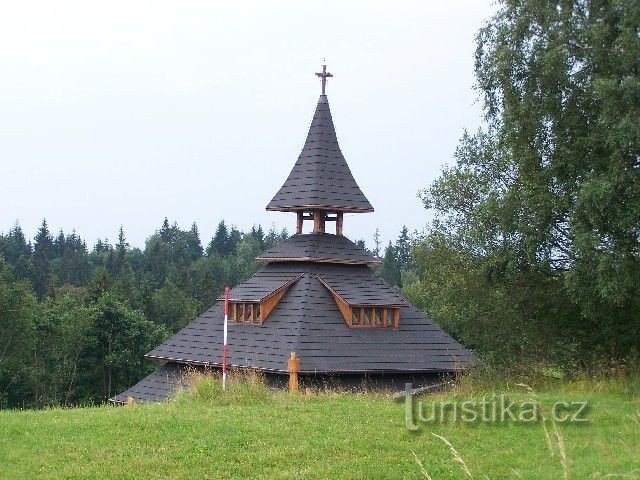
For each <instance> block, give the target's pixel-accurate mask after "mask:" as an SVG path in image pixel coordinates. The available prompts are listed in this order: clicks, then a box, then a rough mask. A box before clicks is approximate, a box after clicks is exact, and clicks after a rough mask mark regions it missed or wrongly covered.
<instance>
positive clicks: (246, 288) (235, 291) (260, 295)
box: [218, 275, 300, 302]
mask: <svg viewBox="0 0 640 480" xmlns="http://www.w3.org/2000/svg"><path fill="white" fill-rule="evenodd" d="M299 277H300V275H290V276H286V275H285V276H277V277H276V276H267V275H253V276H252V277H251V278H249V279H248V280H247V281H246V282H243V283H241V284H240V285H238V286H237V287H234V288H232V289H231V290H230V291H229V299H230V300H235V301H240V302H260V301H262V300H264V299H265V298H266V297H268V296H269V295H271V294H273V293H275V292H276V291H278V290H280V289H282V288H286V287H287V286H288V285H289V284H291V283H293V282H295V281H296V280H298V278H299ZM218 300H224V296H221V297H220V298H218Z"/></svg>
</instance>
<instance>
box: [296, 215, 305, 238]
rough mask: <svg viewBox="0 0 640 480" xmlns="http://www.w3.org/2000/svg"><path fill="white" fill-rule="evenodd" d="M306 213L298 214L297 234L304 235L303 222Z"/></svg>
mask: <svg viewBox="0 0 640 480" xmlns="http://www.w3.org/2000/svg"><path fill="white" fill-rule="evenodd" d="M303 217H304V212H303V211H299V212H298V225H297V228H296V232H297V233H302V222H303V221H304V218H303Z"/></svg>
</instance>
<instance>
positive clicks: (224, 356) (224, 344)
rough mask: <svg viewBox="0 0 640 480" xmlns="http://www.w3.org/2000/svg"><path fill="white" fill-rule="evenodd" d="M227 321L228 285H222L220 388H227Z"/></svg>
mask: <svg viewBox="0 0 640 480" xmlns="http://www.w3.org/2000/svg"><path fill="white" fill-rule="evenodd" d="M228 322H229V287H224V329H223V330H224V334H223V342H222V389H223V390H226V388H227V323H228Z"/></svg>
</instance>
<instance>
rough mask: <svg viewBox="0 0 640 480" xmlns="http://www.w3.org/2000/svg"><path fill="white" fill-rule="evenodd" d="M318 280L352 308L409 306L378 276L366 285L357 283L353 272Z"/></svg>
mask: <svg viewBox="0 0 640 480" xmlns="http://www.w3.org/2000/svg"><path fill="white" fill-rule="evenodd" d="M318 278H319V279H320V280H322V282H323V283H325V284H326V285H327V286H328V287H329V288H330V289H331V290H333V291H334V292H335V293H337V294H338V295H339V296H340V297H342V299H343V300H344V301H345V302H347V303H348V304H349V305H352V306H360V307H375V306H380V307H382V306H386V307H404V306H407V302H406V301H405V300H404V299H403V298H402V297H401V296H400V295H398V294H397V293H396V291H395V290H394V289H393V288H391V287H390V286H389V284H388V283H386V282H385V281H384V280H382V279H381V278H379V277H376V276H373V278H370V279H368V281H367V282H366V283H355V282H354V281H353V275H351V272H336V273H323V274H320V275H318Z"/></svg>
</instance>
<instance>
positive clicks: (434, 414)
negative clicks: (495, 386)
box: [396, 383, 589, 431]
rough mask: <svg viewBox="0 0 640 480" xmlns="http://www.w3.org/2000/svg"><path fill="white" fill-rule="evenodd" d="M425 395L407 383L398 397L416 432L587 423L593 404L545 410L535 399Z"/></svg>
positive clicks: (567, 404)
mask: <svg viewBox="0 0 640 480" xmlns="http://www.w3.org/2000/svg"><path fill="white" fill-rule="evenodd" d="M420 393H423V392H422V391H421V389H415V390H414V389H413V386H412V384H410V383H407V384H406V385H405V390H404V392H402V394H399V395H398V396H397V397H396V398H401V397H404V405H405V424H406V427H407V429H409V430H412V431H415V430H419V429H420V425H421V424H425V425H426V424H434V423H524V424H530V423H536V422H541V421H544V420H546V419H549V420H552V421H553V422H556V423H586V422H588V421H589V417H588V413H589V402H586V401H571V402H568V401H557V402H555V403H553V404H552V405H551V407H550V408H548V409H544V411H543V408H542V407H541V405H540V402H539V401H538V400H536V399H535V398H528V399H525V400H518V401H512V400H510V399H509V397H508V396H507V395H506V394H499V395H497V394H493V395H490V396H488V395H485V396H483V397H482V398H481V399H480V400H438V401H421V400H418V399H417V398H416V397H417V396H418V395H419V394H420Z"/></svg>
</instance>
